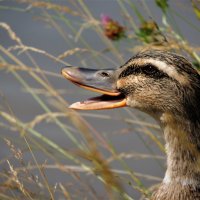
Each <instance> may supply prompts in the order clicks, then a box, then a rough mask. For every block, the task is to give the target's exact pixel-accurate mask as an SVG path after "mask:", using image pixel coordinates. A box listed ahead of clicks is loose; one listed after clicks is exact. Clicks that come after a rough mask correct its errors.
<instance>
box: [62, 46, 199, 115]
mask: <svg viewBox="0 0 200 200" xmlns="http://www.w3.org/2000/svg"><path fill="white" fill-rule="evenodd" d="M62 75H63V76H64V77H65V78H67V79H68V80H70V81H72V82H73V83H75V84H76V85H78V86H80V87H82V88H84V89H88V90H92V91H95V92H98V93H101V94H102V95H101V96H99V97H94V98H91V99H89V100H86V101H82V102H77V103H74V104H72V105H71V106H70V108H73V109H81V110H98V109H112V108H118V107H124V106H130V107H133V108H138V109H139V110H141V111H144V112H146V113H149V114H151V115H153V116H154V117H155V115H156V114H158V113H165V112H168V113H173V114H178V113H182V114H183V113H185V112H188V111H189V112H191V108H192V107H191V105H194V102H195V101H198V100H197V99H196V97H197V96H199V95H196V91H197V90H198V91H199V86H197V83H198V84H199V83H200V78H199V75H198V73H197V71H196V70H194V69H193V68H192V66H191V64H190V63H189V62H188V61H187V60H186V59H185V58H184V57H182V56H180V55H177V54H174V53H170V52H165V51H158V50H157V51H144V52H141V53H138V54H137V55H135V56H133V57H132V58H131V59H130V60H128V61H127V62H126V63H125V64H124V65H122V66H121V67H119V68H118V69H106V70H96V69H85V68H79V67H66V68H63V69H62ZM188 92H189V94H188ZM186 94H187V95H186ZM192 98H193V99H192ZM190 102H192V103H190ZM185 109H186V110H185ZM187 109H188V110H187ZM193 109H194V108H193Z"/></svg>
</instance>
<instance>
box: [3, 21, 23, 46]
mask: <svg viewBox="0 0 200 200" xmlns="http://www.w3.org/2000/svg"><path fill="white" fill-rule="evenodd" d="M0 27H1V28H3V29H5V30H6V31H7V32H8V35H9V36H10V38H11V39H12V40H14V41H16V42H17V43H18V44H21V43H22V42H21V40H20V38H19V37H17V35H16V33H15V32H14V31H13V30H12V29H11V28H10V26H9V25H8V24H6V23H4V22H0Z"/></svg>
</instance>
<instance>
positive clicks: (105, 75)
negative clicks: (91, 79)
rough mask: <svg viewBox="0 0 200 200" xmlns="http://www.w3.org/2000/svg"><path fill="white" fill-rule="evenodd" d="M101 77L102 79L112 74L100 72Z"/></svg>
mask: <svg viewBox="0 0 200 200" xmlns="http://www.w3.org/2000/svg"><path fill="white" fill-rule="evenodd" d="M99 75H101V76H102V77H109V76H110V74H109V73H108V72H100V73H99Z"/></svg>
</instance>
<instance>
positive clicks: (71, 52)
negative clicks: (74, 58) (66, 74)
mask: <svg viewBox="0 0 200 200" xmlns="http://www.w3.org/2000/svg"><path fill="white" fill-rule="evenodd" d="M86 51H88V49H81V48H74V49H70V50H67V51H65V52H64V53H62V54H60V55H58V57H57V58H58V59H63V58H66V57H68V56H71V55H73V54H75V53H77V52H86Z"/></svg>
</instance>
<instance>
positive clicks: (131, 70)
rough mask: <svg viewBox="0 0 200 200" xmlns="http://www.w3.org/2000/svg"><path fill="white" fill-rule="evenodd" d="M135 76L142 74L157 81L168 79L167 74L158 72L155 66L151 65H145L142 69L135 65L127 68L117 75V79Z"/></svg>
mask: <svg viewBox="0 0 200 200" xmlns="http://www.w3.org/2000/svg"><path fill="white" fill-rule="evenodd" d="M137 74H144V75H146V76H149V77H151V78H157V79H158V78H164V77H168V75H167V74H165V73H164V72H161V71H159V70H158V69H157V68H156V67H155V66H153V65H151V64H146V65H145V66H143V67H139V66H135V65H132V66H129V67H127V68H126V69H125V70H124V71H122V73H121V74H120V75H119V78H124V77H127V76H129V75H137Z"/></svg>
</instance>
